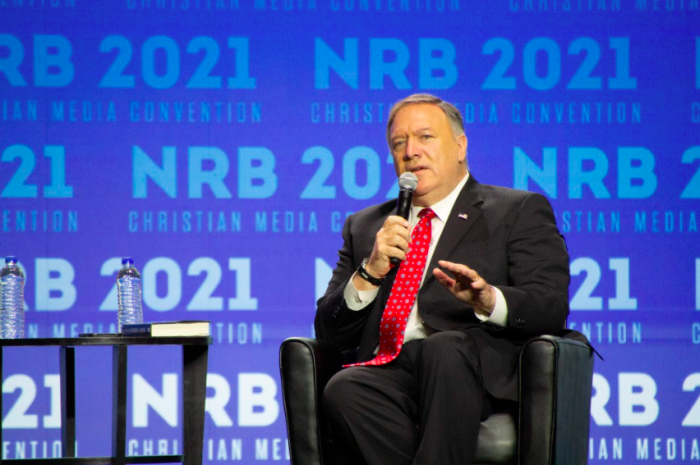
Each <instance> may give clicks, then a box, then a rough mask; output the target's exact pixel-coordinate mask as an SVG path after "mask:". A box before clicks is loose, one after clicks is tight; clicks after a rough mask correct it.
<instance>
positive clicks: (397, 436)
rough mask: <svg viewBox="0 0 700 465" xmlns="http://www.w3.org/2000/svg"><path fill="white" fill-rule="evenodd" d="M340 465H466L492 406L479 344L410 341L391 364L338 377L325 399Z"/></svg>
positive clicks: (462, 335) (442, 337)
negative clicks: (483, 377)
mask: <svg viewBox="0 0 700 465" xmlns="http://www.w3.org/2000/svg"><path fill="white" fill-rule="evenodd" d="M323 405H324V409H325V411H326V415H327V418H328V421H329V423H330V429H331V431H330V435H331V437H332V444H330V447H331V449H332V450H331V451H330V452H331V454H329V455H330V456H331V457H333V462H332V463H333V464H334V465H344V464H347V465H351V464H352V465H361V464H367V465H402V464H415V465H436V464H441V465H443V464H444V465H450V464H455V465H467V464H470V463H471V462H472V460H473V457H474V454H475V452H476V441H477V437H478V432H479V424H480V423H481V420H482V419H484V418H486V417H488V416H489V415H490V414H491V402H490V400H489V396H488V395H487V394H486V392H485V390H484V387H483V381H482V376H481V365H480V363H479V354H478V349H477V345H476V343H475V341H474V339H473V338H472V337H471V336H470V335H469V334H468V333H467V332H462V331H445V332H440V333H436V334H433V335H432V336H430V337H429V338H427V339H422V340H414V341H409V342H408V343H406V344H405V345H404V346H403V349H402V350H401V353H400V354H399V356H398V357H397V359H396V360H394V361H393V362H391V363H389V364H387V365H384V366H377V367H374V366H370V367H351V368H346V369H344V370H341V371H340V372H338V373H337V374H336V375H335V376H334V377H333V378H331V380H330V381H329V383H328V385H327V386H326V389H325V390H324V392H323Z"/></svg>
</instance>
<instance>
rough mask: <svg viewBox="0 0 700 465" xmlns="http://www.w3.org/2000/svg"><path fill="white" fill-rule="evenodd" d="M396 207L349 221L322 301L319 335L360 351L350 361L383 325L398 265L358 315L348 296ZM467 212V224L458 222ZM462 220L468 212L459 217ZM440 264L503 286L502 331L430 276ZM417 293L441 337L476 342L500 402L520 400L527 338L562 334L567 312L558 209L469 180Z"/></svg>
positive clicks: (364, 355) (365, 351)
mask: <svg viewBox="0 0 700 465" xmlns="http://www.w3.org/2000/svg"><path fill="white" fill-rule="evenodd" d="M395 214H396V202H395V201H389V202H386V203H383V204H380V205H375V206H372V207H369V208H367V209H364V210H362V211H360V212H358V213H355V214H353V215H351V216H350V217H348V219H347V220H346V222H345V226H344V228H343V239H344V244H343V247H342V249H341V250H340V251H339V252H338V254H339V256H340V259H339V260H338V263H337V265H336V268H335V270H334V272H333V277H332V278H331V281H330V284H329V286H328V290H327V291H326V294H325V295H324V296H323V297H322V298H321V299H319V301H318V309H317V312H316V320H315V326H316V335H317V337H318V338H319V339H321V340H324V341H327V342H329V343H331V344H332V345H334V346H335V347H337V348H338V349H339V350H341V351H352V350H354V349H357V351H356V355H355V357H354V361H366V360H370V359H372V358H373V352H374V350H375V348H376V347H377V345H378V343H379V322H380V320H381V316H382V312H383V311H384V306H385V304H386V301H387V299H388V297H389V293H390V291H391V286H392V284H393V281H394V277H395V275H396V271H397V270H398V267H394V268H393V269H392V271H391V272H390V273H389V275H387V279H386V280H385V281H384V283H383V284H382V285H381V286H380V289H379V293H378V294H377V297H376V299H375V300H374V301H373V302H372V303H371V304H369V305H368V306H367V307H366V308H364V309H362V310H360V311H352V310H350V309H348V307H347V305H346V304H345V299H344V296H343V292H344V289H345V286H346V285H347V283H348V281H349V279H350V278H351V277H352V275H353V273H354V272H355V270H356V269H357V267H358V266H359V265H360V263H361V262H362V260H363V259H364V258H365V257H369V256H370V254H371V252H372V248H373V246H374V239H375V235H376V233H377V231H378V230H379V229H380V228H381V227H382V225H383V223H384V221H385V220H386V218H387V217H388V216H389V215H395ZM460 214H466V215H467V218H466V219H463V218H460ZM462 216H463V215H462ZM438 260H449V261H452V262H455V263H462V264H465V265H467V266H469V267H471V268H473V269H474V270H476V271H477V272H478V273H479V274H480V275H481V276H482V277H483V278H484V279H485V280H486V281H487V282H488V283H489V284H491V285H492V286H495V287H498V288H499V289H500V290H501V292H502V293H503V295H504V297H505V300H506V303H507V305H508V324H507V326H506V327H505V328H501V327H496V326H494V325H490V324H485V323H482V322H480V321H479V320H478V319H477V318H476V316H475V315H474V311H473V310H472V308H471V307H469V306H468V305H466V304H463V303H461V302H459V301H458V300H457V299H455V298H454V296H452V294H450V293H449V291H447V290H446V289H445V288H444V287H443V286H442V285H441V284H440V283H439V282H438V281H437V279H435V277H434V276H433V273H432V270H433V269H434V268H435V267H436V266H437V261H438ZM429 266H430V268H429V271H428V274H427V276H426V278H425V281H424V283H423V286H422V287H421V289H420V291H419V293H418V311H419V313H420V316H421V317H422V318H423V320H424V322H425V324H427V325H428V326H429V327H430V328H432V329H434V330H437V331H446V330H462V331H466V332H468V333H469V334H470V335H472V336H473V338H474V339H475V340H476V342H477V345H478V347H479V357H480V361H481V366H482V373H483V378H484V383H485V386H486V389H487V390H488V392H489V393H490V394H491V395H493V396H494V397H496V398H499V399H508V400H517V366H518V356H519V353H520V348H521V346H522V344H523V343H524V342H525V341H527V340H528V339H529V338H531V337H533V336H536V335H540V334H545V333H548V332H553V331H556V330H561V329H562V328H564V325H565V321H566V317H567V315H568V313H569V304H568V287H569V255H568V253H567V250H566V246H565V244H564V240H563V238H562V236H561V235H560V234H559V230H558V229H557V226H556V222H555V219H554V214H553V212H552V207H551V205H550V204H549V201H548V200H547V199H546V198H545V197H543V196H542V195H539V194H535V193H531V192H526V191H518V190H515V189H508V188H505V187H498V186H490V185H486V184H479V183H478V182H477V181H476V180H475V179H474V177H473V176H471V175H470V177H469V180H468V181H467V183H466V185H465V186H464V188H463V189H462V191H461V192H460V194H459V197H458V198H457V201H456V202H455V205H454V207H453V208H452V211H451V213H450V216H449V218H448V220H447V223H446V224H445V229H444V230H443V232H442V235H441V237H440V240H439V242H438V244H437V245H436V248H435V252H434V253H433V257H432V259H431V263H430V264H429Z"/></svg>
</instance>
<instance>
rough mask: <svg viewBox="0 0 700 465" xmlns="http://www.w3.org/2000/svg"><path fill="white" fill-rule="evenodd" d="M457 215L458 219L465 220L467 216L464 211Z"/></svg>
mask: <svg viewBox="0 0 700 465" xmlns="http://www.w3.org/2000/svg"><path fill="white" fill-rule="evenodd" d="M457 216H458V217H459V219H460V220H466V219H467V218H469V215H467V214H466V213H460V214H459V215H457Z"/></svg>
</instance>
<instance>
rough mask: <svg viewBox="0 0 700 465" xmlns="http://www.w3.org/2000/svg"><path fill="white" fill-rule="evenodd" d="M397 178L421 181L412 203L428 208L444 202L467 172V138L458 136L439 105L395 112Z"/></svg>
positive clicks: (393, 139)
mask: <svg viewBox="0 0 700 465" xmlns="http://www.w3.org/2000/svg"><path fill="white" fill-rule="evenodd" d="M389 143H390V145H391V154H392V156H393V157H394V168H395V169H396V175H397V176H401V174H403V173H405V172H411V173H413V174H415V175H416V177H417V178H418V187H417V188H416V191H415V193H414V194H413V203H414V204H415V205H418V206H423V207H429V206H431V205H434V204H435V203H437V202H439V201H440V200H442V199H444V198H445V197H446V196H447V195H448V194H449V193H450V192H452V190H453V189H454V188H455V187H456V186H457V184H459V182H460V181H461V180H462V178H463V177H464V175H465V173H466V163H464V161H465V157H466V154H467V138H466V136H464V135H461V136H458V137H455V136H454V134H453V133H452V130H451V129H450V123H449V122H448V120H447V115H445V113H444V112H443V111H442V109H441V108H440V107H438V106H437V105H432V104H428V103H419V104H410V105H406V106H405V107H403V108H402V109H401V110H399V111H398V113H396V116H395V117H394V122H393V124H392V125H391V129H390V131H389Z"/></svg>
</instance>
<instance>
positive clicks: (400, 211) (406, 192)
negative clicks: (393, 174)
mask: <svg viewBox="0 0 700 465" xmlns="http://www.w3.org/2000/svg"><path fill="white" fill-rule="evenodd" d="M416 187H418V178H417V177H416V175H415V174H413V173H404V174H402V175H401V176H400V177H399V198H398V199H397V200H396V210H397V211H396V214H397V215H399V216H400V217H402V218H403V219H405V220H407V219H408V216H409V215H410V213H411V204H412V203H413V191H415V190H416ZM400 263H401V259H399V258H397V257H391V264H392V265H399V264H400Z"/></svg>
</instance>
